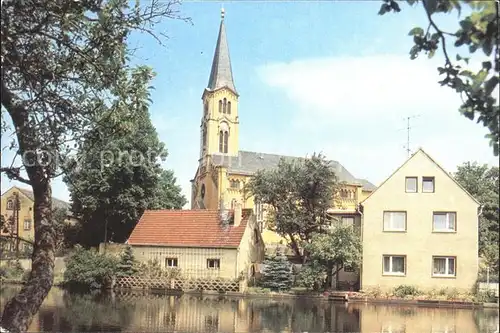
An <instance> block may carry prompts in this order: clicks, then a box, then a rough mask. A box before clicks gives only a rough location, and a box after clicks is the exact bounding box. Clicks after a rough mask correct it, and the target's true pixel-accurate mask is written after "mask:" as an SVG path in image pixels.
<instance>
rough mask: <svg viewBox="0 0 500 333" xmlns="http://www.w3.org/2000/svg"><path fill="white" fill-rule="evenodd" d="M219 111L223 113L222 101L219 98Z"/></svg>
mask: <svg viewBox="0 0 500 333" xmlns="http://www.w3.org/2000/svg"><path fill="white" fill-rule="evenodd" d="M219 113H222V101H221V100H219Z"/></svg>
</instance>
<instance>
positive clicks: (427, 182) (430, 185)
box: [422, 177, 434, 193]
mask: <svg viewBox="0 0 500 333" xmlns="http://www.w3.org/2000/svg"><path fill="white" fill-rule="evenodd" d="M422 192H425V193H434V177H422Z"/></svg>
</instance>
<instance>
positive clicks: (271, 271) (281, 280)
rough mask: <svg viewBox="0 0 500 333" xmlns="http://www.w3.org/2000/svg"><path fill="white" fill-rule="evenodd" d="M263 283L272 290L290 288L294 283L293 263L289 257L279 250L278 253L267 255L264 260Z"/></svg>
mask: <svg viewBox="0 0 500 333" xmlns="http://www.w3.org/2000/svg"><path fill="white" fill-rule="evenodd" d="M263 266H264V267H265V268H264V271H263V272H262V279H261V285H262V287H264V288H269V289H271V290H272V291H287V290H290V288H291V287H292V283H293V278H292V265H291V264H290V262H289V261H288V259H287V257H286V256H284V255H282V254H281V253H279V252H277V253H276V255H274V256H270V257H267V258H266V260H264V262H263Z"/></svg>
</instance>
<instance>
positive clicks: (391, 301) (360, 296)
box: [0, 279, 499, 309]
mask: <svg viewBox="0 0 500 333" xmlns="http://www.w3.org/2000/svg"><path fill="white" fill-rule="evenodd" d="M56 280H57V281H56ZM56 280H55V281H54V287H62V286H63V284H62V280H61V279H56ZM0 282H1V283H2V284H11V285H22V284H24V281H22V280H21V279H1V281H0ZM116 291H117V292H122V293H123V292H125V293H127V292H141V291H142V292H153V293H155V294H158V293H160V294H165V295H182V294H188V295H206V296H227V297H236V298H242V297H243V298H254V299H259V298H260V299H303V298H308V299H316V300H320V301H327V302H344V303H348V304H349V303H353V304H359V303H362V304H382V305H413V306H420V307H448V308H450V307H451V308H497V309H498V308H499V303H498V302H497V303H491V302H479V301H474V300H470V299H459V298H457V299H446V298H445V296H441V297H429V296H428V295H420V296H406V297H405V298H401V297H395V296H383V297H373V296H370V295H367V294H364V293H362V292H348V291H346V292H343V291H332V292H322V293H320V292H312V291H307V290H303V289H302V290H301V289H296V290H290V291H287V292H273V291H270V290H267V289H262V288H248V290H247V291H246V292H223V293H221V292H217V291H208V290H204V291H200V290H189V291H180V290H168V289H156V290H155V289H150V290H148V289H116Z"/></svg>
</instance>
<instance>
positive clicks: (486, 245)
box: [455, 162, 500, 270]
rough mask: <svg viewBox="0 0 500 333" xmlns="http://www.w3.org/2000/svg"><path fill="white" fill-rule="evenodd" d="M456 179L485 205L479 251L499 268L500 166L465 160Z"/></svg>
mask: <svg viewBox="0 0 500 333" xmlns="http://www.w3.org/2000/svg"><path fill="white" fill-rule="evenodd" d="M455 179H456V180H457V181H458V182H459V183H460V184H461V185H462V186H463V187H464V188H465V189H466V190H467V191H468V192H469V193H470V194H471V195H473V196H474V197H475V198H476V199H477V200H478V201H479V202H480V203H481V205H482V206H483V208H482V214H481V216H480V217H479V253H480V254H481V255H482V256H483V257H488V258H493V260H490V261H496V263H495V262H492V263H490V265H492V266H494V268H495V266H496V269H497V270H498V255H497V256H496V259H494V258H495V256H494V254H495V253H498V242H499V240H500V239H499V231H500V228H499V223H500V222H499V218H500V216H499V209H500V208H499V200H500V196H499V191H500V190H499V168H498V167H497V166H493V167H488V165H486V164H484V165H479V164H478V163H476V162H474V163H471V162H465V163H463V164H462V165H459V166H458V167H457V172H456V173H455Z"/></svg>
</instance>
